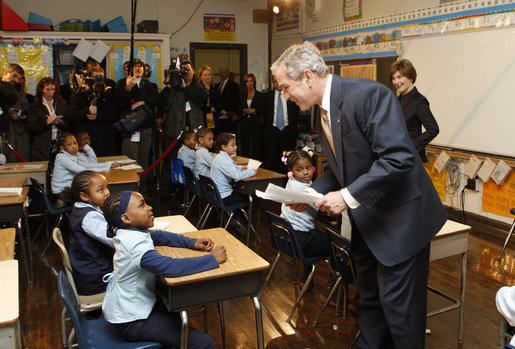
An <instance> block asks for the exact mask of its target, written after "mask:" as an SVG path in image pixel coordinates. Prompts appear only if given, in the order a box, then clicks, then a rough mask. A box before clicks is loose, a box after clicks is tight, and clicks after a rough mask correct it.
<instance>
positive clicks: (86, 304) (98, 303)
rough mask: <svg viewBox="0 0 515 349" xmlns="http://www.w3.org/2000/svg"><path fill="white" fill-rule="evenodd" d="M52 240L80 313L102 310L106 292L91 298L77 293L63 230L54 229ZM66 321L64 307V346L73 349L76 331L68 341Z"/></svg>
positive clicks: (62, 334) (62, 333) (62, 318)
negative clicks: (57, 249)
mask: <svg viewBox="0 0 515 349" xmlns="http://www.w3.org/2000/svg"><path fill="white" fill-rule="evenodd" d="M52 238H53V240H54V242H55V244H56V245H57V247H58V248H59V253H60V254H61V259H62V261H63V267H64V271H65V273H66V276H67V278H68V282H69V283H70V285H71V288H72V290H73V293H74V295H75V299H76V300H78V307H79V309H80V311H81V312H83V313H87V312H90V311H93V310H97V309H101V308H102V301H103V300H104V296H105V292H103V293H99V294H94V295H89V296H85V295H79V294H78V293H77V288H76V287H75V283H74V282H73V274H72V271H73V268H72V265H71V263H70V257H69V256H68V250H66V246H65V245H64V241H63V235H62V234H61V230H60V229H59V228H54V230H53V231H52ZM66 320H67V318H66V307H64V308H63V310H62V312H61V336H62V341H63V346H64V347H65V348H66V343H68V347H69V348H71V347H72V344H71V342H72V339H73V335H74V331H73V330H72V332H71V333H70V335H69V336H68V340H66Z"/></svg>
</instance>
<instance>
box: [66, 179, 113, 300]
mask: <svg viewBox="0 0 515 349" xmlns="http://www.w3.org/2000/svg"><path fill="white" fill-rule="evenodd" d="M63 196H65V197H66V201H75V204H74V205H73V209H72V213H71V215H70V225H71V227H72V234H73V235H72V239H71V242H70V249H69V251H68V254H69V256H70V263H71V265H72V268H73V280H74V282H75V286H76V288H77V293H78V294H80V295H86V296H87V295H93V294H98V293H102V292H105V290H106V286H107V284H106V283H105V282H103V281H102V278H103V277H104V275H105V274H107V273H110V272H112V271H113V252H114V250H113V248H114V244H113V239H112V238H109V237H107V221H106V220H105V218H104V215H103V213H102V211H101V210H100V207H101V206H102V205H103V204H104V201H105V199H106V198H107V197H108V196H109V189H108V188H107V180H106V178H105V177H104V176H103V175H102V174H100V173H97V172H94V171H90V170H86V171H82V172H79V173H77V174H76V175H75V176H74V177H73V181H72V186H71V187H67V188H66V189H65V190H64V191H63Z"/></svg>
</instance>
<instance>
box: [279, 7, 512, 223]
mask: <svg viewBox="0 0 515 349" xmlns="http://www.w3.org/2000/svg"><path fill="white" fill-rule="evenodd" d="M303 3H304V1H302V4H301V11H300V23H299V28H297V29H292V30H286V31H276V30H275V29H276V23H274V31H273V33H272V37H273V41H272V61H274V60H275V59H276V58H277V57H279V55H280V54H281V53H282V52H283V51H284V49H286V48H287V47H288V46H290V45H291V44H294V43H302V42H303V39H308V38H310V37H314V36H323V35H330V34H332V33H339V32H342V31H344V29H343V28H344V26H345V25H348V24H352V23H359V22H367V23H370V22H372V20H374V19H378V18H380V17H384V16H391V15H402V14H407V13H410V12H411V11H416V10H420V9H431V10H434V9H438V8H440V1H439V0H412V1H402V0H390V1H384V0H364V1H363V2H362V4H363V19H362V20H361V21H352V22H348V23H345V22H344V20H343V14H342V1H341V0H323V1H322V5H321V10H320V13H319V16H318V18H317V19H315V20H313V18H311V17H309V16H307V15H306V14H305V11H304V8H303ZM500 3H501V2H497V1H495V3H494V2H480V1H476V0H470V1H459V2H455V4H459V5H460V6H462V5H471V6H472V8H476V7H474V6H478V7H486V6H494V5H498V4H500ZM502 3H503V4H504V1H502ZM448 6H451V5H450V4H449V5H448ZM345 30H349V29H345ZM492 30H494V31H495V29H488V30H486V31H484V32H481V31H470V32H467V33H463V34H461V33H457V34H452V36H453V38H450V37H445V36H443V37H442V36H434V37H430V38H413V39H410V40H409V42H408V41H407V40H402V41H403V42H404V45H405V47H406V52H405V54H404V56H403V57H405V58H408V59H410V57H409V56H407V54H408V53H410V54H412V55H413V50H412V47H414V46H416V45H415V44H414V43H418V46H422V47H423V46H424V44H423V40H428V41H431V42H433V41H435V42H437V43H438V42H439V41H442V42H443V41H445V42H451V41H452V40H453V39H455V38H456V37H458V36H460V35H464V36H467V37H470V36H472V37H474V36H478V37H479V36H480V37H481V38H482V37H485V36H486V37H489V35H490V33H491V32H492ZM508 32H510V33H511V32H513V27H510V28H506V29H498V30H496V33H495V34H491V35H493V36H495V37H496V38H498V37H499V34H503V35H504V33H508ZM503 37H504V39H502V38H501V39H495V40H493V39H489V40H487V41H486V42H485V41H484V40H483V41H482V42H481V41H478V42H477V43H475V45H486V44H487V43H488V44H489V43H492V46H491V48H490V49H489V50H490V51H491V50H492V49H494V50H495V49H498V50H500V51H499V52H500V53H503V57H504V56H506V57H507V58H506V60H507V61H508V62H510V56H511V57H513V55H510V54H509V50H508V49H507V48H506V46H507V43H506V42H502V40H505V39H506V36H505V35H504V36H503ZM492 40H493V41H492ZM469 41H470V40H469ZM472 41H473V39H472ZM510 45H511V43H510ZM437 46H438V45H437ZM444 46H445V45H444ZM510 47H511V46H510ZM442 49H444V48H442ZM490 51H489V52H488V53H491V52H490ZM505 51H506V52H505ZM436 52H438V47H437V49H433V53H436ZM462 52H464V51H461V52H459V53H455V54H461V53H462ZM486 53H487V52H482V54H486ZM419 56H421V55H418V56H417V57H418V58H420V57H419ZM422 56H425V57H426V60H427V59H431V58H430V57H432V54H431V53H430V54H427V55H424V54H422ZM470 58H472V59H473V60H474V63H477V61H478V60H480V59H479V58H477V60H476V58H475V56H470V57H469V59H470ZM497 58H498V57H497ZM496 60H497V59H488V60H486V61H485V62H482V64H485V65H487V66H488V65H491V64H492V63H494V61H496ZM512 60H513V59H511V61H512ZM503 62H504V61H503ZM426 63H428V64H422V62H419V63H416V62H415V66H416V67H417V66H418V65H420V68H421V71H423V73H424V74H423V75H419V79H417V86H418V85H420V87H421V88H423V91H422V90H421V92H422V93H424V92H426V93H427V94H428V95H431V94H434V96H433V97H432V98H430V99H429V101H430V103H431V105H432V106H434V107H433V108H434V109H435V111H437V112H438V113H436V114H435V117H436V119H437V121H438V122H439V124H440V125H442V126H443V127H445V128H447V127H451V128H453V129H452V130H449V129H446V130H444V132H443V133H442V137H441V138H442V140H443V143H453V144H441V143H440V144H441V145H450V146H453V147H456V148H460V145H462V147H461V148H462V149H469V150H472V151H482V152H491V153H493V154H497V155H508V156H512V157H513V156H515V153H514V151H515V144H514V142H515V137H513V117H512V113H511V109H512V108H506V106H505V108H504V109H508V110H506V111H505V113H504V114H503V116H502V120H505V121H507V123H508V124H511V125H510V126H509V127H507V128H502V129H500V131H502V132H501V133H502V135H504V137H502V139H496V137H495V136H493V135H492V134H491V133H490V135H489V136H487V137H484V138H482V139H481V141H484V142H486V143H484V144H483V146H481V149H478V144H480V142H478V135H475V134H468V133H466V132H461V131H462V129H463V128H464V127H462V128H456V127H455V125H453V124H451V122H454V121H455V120H453V119H456V115H457V114H456V113H452V115H447V114H446V112H445V110H446V107H445V106H441V105H439V102H441V101H440V100H439V99H438V97H437V94H436V92H437V91H438V92H439V93H440V92H442V93H444V91H443V89H441V88H440V87H438V88H436V86H430V82H431V81H434V80H435V78H438V79H439V81H440V80H445V77H446V76H447V75H446V74H441V69H439V68H433V70H432V71H428V70H427V69H425V67H426V66H431V64H430V62H426ZM494 65H495V63H494ZM503 67H506V64H503ZM491 68H492V67H490V68H487V69H478V70H477V71H476V73H475V74H468V77H463V78H457V77H456V74H459V72H460V71H461V70H460V68H459V67H458V69H454V70H453V74H455V75H452V81H451V82H458V83H459V84H460V86H463V85H464V84H465V86H469V87H470V86H471V85H467V84H470V83H472V82H476V83H477V82H478V81H480V80H479V78H483V77H485V76H488V74H489V73H490V71H491ZM495 68H496V69H497V68H498V67H497V66H495ZM499 69H500V68H499ZM510 71H511V70H510ZM514 73H515V69H514ZM495 76H497V79H498V80H497V81H499V77H500V76H502V75H499V74H496V75H495ZM424 79H425V80H426V81H425V83H423V80H424ZM492 79H493V81H494V82H495V81H496V80H495V78H492ZM508 81H510V79H507V84H508ZM511 81H512V80H511ZM453 84H454V83H449V84H448V85H449V86H452V85H453ZM439 86H440V85H439ZM488 86H494V87H495V86H496V85H495V84H493V85H492V84H490V85H488ZM503 86H504V90H506V86H505V85H503ZM478 87H483V86H478ZM511 90H512V89H509V91H511ZM509 91H508V92H507V91H503V93H509ZM454 95H455V94H453V93H452V92H450V91H449V96H450V97H451V98H452V96H454ZM487 95H493V94H486V93H482V94H481V97H482V100H484V98H485V96H487ZM431 96H432V95H431ZM440 96H441V94H440ZM464 98H466V96H465V97H464ZM476 100H478V99H477V98H476ZM508 101H509V99H508ZM446 102H447V101H442V103H446ZM460 105H463V101H461V102H460V103H458V104H457V105H456V106H455V107H456V108H459V106H460ZM492 105H493V106H496V107H498V106H499V104H498V103H496V102H495V100H492ZM453 108H454V106H453ZM447 109H448V108H447ZM476 109H479V108H478V107H477V106H476ZM453 111H454V109H453ZM483 114H484V113H483ZM495 114H496V115H492V113H489V114H488V113H487V115H484V116H483V118H484V119H485V123H486V122H488V121H491V120H492V118H496V119H498V118H499V116H500V115H501V112H500V111H499V110H498V109H496V113H495ZM474 115H475V121H476V119H477V117H478V113H474ZM443 118H445V119H443ZM466 118H467V115H464V116H463V118H461V116H460V119H459V122H460V123H461V125H466V126H467V127H472V126H474V130H475V131H476V130H477V129H478V128H480V129H483V130H484V129H485V128H484V127H483V128H481V123H480V122H478V123H477V124H470V123H465V122H466ZM498 124H501V125H502V124H506V122H504V123H503V122H500V123H498ZM489 125H491V124H489ZM455 129H456V130H458V131H460V132H459V133H457V131H456V130H455ZM455 131H456V132H455ZM510 132H511V137H510V136H509V135H510ZM472 133H474V132H472ZM456 134H459V136H460V137H467V136H468V137H469V138H465V139H463V138H461V140H460V138H459V137H457V136H456ZM437 140H438V138H437V139H435V142H436V141H437ZM436 143H438V142H436ZM459 164H460V165H459V168H460V169H461V172H464V168H465V164H466V161H463V160H460V161H459ZM458 182H459V188H458V192H457V194H456V193H455V192H453V193H450V191H451V190H449V192H448V193H447V195H446V198H445V200H444V204H445V205H447V206H450V207H454V208H456V209H460V208H461V203H460V199H461V198H460V195H459V193H460V192H461V189H462V188H463V186H464V184H465V182H466V181H465V179H464V176H463V175H460V178H459V179H458ZM478 182H480V181H478ZM478 184H479V187H478V191H477V192H473V191H470V190H466V191H465V205H464V206H465V211H466V212H469V213H474V214H477V215H479V216H482V217H485V218H488V219H493V220H496V221H501V222H505V223H509V224H511V222H512V221H513V217H505V216H501V215H497V214H493V213H489V212H484V211H482V210H481V209H482V207H481V205H482V191H483V186H482V185H481V184H482V183H478Z"/></svg>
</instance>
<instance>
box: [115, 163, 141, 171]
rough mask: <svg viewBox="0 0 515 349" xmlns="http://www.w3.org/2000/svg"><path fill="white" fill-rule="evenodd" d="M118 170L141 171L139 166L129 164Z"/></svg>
mask: <svg viewBox="0 0 515 349" xmlns="http://www.w3.org/2000/svg"><path fill="white" fill-rule="evenodd" d="M118 169H120V170H139V169H141V166H140V165H136V164H131V165H125V166H120V167H118Z"/></svg>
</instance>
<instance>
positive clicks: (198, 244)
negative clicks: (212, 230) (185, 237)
mask: <svg viewBox="0 0 515 349" xmlns="http://www.w3.org/2000/svg"><path fill="white" fill-rule="evenodd" d="M213 245H214V243H213V240H211V239H208V238H199V239H197V241H195V249H196V250H200V251H204V252H209V251H211V249H212V248H213Z"/></svg>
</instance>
